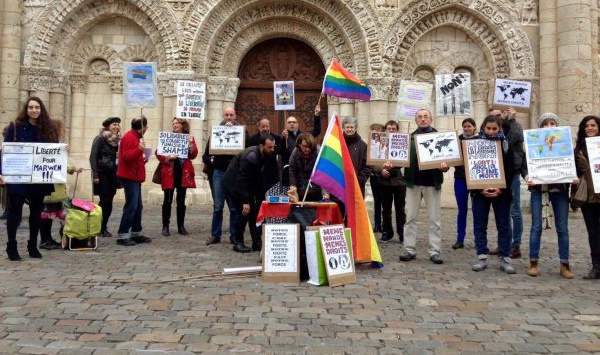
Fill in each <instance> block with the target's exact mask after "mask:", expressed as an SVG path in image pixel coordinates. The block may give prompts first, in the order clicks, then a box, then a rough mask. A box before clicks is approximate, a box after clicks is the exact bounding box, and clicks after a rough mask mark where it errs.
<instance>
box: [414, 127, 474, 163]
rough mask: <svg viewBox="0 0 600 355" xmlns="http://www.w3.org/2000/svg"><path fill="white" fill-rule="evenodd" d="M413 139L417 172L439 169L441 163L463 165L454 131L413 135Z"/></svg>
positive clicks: (456, 135)
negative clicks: (417, 166)
mask: <svg viewBox="0 0 600 355" xmlns="http://www.w3.org/2000/svg"><path fill="white" fill-rule="evenodd" d="M414 137H415V147H416V150H417V161H418V163H419V170H430V169H439V168H440V164H441V163H446V164H447V165H448V166H459V165H463V160H462V154H461V149H460V146H459V141H458V134H457V133H456V131H450V132H435V133H426V134H415V136H414Z"/></svg>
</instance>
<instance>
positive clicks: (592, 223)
mask: <svg viewBox="0 0 600 355" xmlns="http://www.w3.org/2000/svg"><path fill="white" fill-rule="evenodd" d="M581 213H583V220H584V221H585V228H586V229H587V232H588V242H589V243H590V254H592V255H599V256H600V203H586V204H585V205H583V206H581Z"/></svg>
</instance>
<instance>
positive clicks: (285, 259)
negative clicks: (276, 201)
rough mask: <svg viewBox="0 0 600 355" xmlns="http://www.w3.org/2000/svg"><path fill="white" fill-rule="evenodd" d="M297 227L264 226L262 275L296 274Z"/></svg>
mask: <svg viewBox="0 0 600 355" xmlns="http://www.w3.org/2000/svg"><path fill="white" fill-rule="evenodd" d="M298 248H299V245H298V225H297V224H265V226H264V252H265V256H264V268H263V272H264V273H274V272H276V273H297V272H298V270H299V269H298Z"/></svg>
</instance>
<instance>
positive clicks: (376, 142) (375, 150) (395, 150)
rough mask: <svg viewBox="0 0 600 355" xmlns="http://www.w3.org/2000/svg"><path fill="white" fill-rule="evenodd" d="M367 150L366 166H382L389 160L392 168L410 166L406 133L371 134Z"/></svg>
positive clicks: (408, 138) (408, 137)
mask: <svg viewBox="0 0 600 355" xmlns="http://www.w3.org/2000/svg"><path fill="white" fill-rule="evenodd" d="M367 150H368V151H367V164H368V165H383V163H385V162H386V161H388V160H389V161H390V162H391V163H392V165H393V166H401V167H402V166H410V134H408V133H395V132H371V133H370V134H369V141H368V142H367Z"/></svg>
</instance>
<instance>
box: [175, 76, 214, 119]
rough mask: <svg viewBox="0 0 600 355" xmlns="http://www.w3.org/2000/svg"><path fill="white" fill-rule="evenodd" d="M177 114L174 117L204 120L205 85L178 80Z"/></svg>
mask: <svg viewBox="0 0 600 355" xmlns="http://www.w3.org/2000/svg"><path fill="white" fill-rule="evenodd" d="M175 85H176V89H177V112H176V114H175V117H177V118H185V119H200V120H204V107H205V105H206V84H205V83H203V82H197V81H188V80H178V81H177V83H176V84H175Z"/></svg>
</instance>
